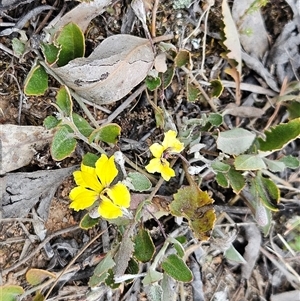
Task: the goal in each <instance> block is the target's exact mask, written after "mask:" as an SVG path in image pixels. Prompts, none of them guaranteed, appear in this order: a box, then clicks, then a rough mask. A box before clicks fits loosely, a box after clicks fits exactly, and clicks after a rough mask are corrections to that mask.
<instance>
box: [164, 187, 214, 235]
mask: <svg viewBox="0 0 300 301" xmlns="http://www.w3.org/2000/svg"><path fill="white" fill-rule="evenodd" d="M173 197H174V201H173V202H172V203H171V204H170V206H169V208H170V211H171V214H173V215H175V216H183V217H185V218H187V219H188V221H189V224H190V227H191V228H192V230H193V231H194V233H195V236H196V237H197V238H198V239H200V240H206V239H208V238H209V231H210V230H211V229H212V228H213V226H214V223H215V220H216V215H215V212H214V209H213V206H212V203H213V202H214V200H213V199H212V198H211V197H210V196H209V195H208V193H207V192H206V191H202V190H201V189H200V188H199V187H197V186H196V185H193V186H187V187H183V188H180V189H179V190H178V192H177V193H176V194H174V195H173Z"/></svg>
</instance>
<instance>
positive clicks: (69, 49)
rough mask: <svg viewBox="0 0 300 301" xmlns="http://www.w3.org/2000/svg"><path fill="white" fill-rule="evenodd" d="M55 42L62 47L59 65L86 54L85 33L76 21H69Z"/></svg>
mask: <svg viewBox="0 0 300 301" xmlns="http://www.w3.org/2000/svg"><path fill="white" fill-rule="evenodd" d="M55 42H56V44H57V45H59V46H60V47H61V50H60V52H59V55H58V60H57V65H58V66H59V67H61V66H64V65H66V64H67V63H68V62H70V61H71V60H73V59H76V58H78V57H83V56H84V50H85V41H84V35H83V33H82V31H81V30H80V28H79V27H78V26H77V25H76V24H75V23H69V24H67V25H66V26H64V27H63V28H62V30H61V31H60V32H59V33H58V35H57V37H56V39H55Z"/></svg>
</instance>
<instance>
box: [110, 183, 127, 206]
mask: <svg viewBox="0 0 300 301" xmlns="http://www.w3.org/2000/svg"><path fill="white" fill-rule="evenodd" d="M106 192H107V195H108V196H109V198H110V199H111V200H112V201H113V203H114V204H115V205H118V206H120V207H124V208H128V207H129V205H130V193H129V191H128V189H127V187H126V186H125V185H124V184H122V183H117V184H116V185H114V186H113V187H112V188H110V189H107V190H106Z"/></svg>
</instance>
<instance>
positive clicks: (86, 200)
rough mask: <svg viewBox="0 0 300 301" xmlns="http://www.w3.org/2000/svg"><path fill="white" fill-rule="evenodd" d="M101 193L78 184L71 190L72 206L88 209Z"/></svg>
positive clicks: (76, 208) (75, 208)
mask: <svg viewBox="0 0 300 301" xmlns="http://www.w3.org/2000/svg"><path fill="white" fill-rule="evenodd" d="M98 196H99V194H98V193H97V192H95V191H92V190H89V189H85V188H84V187H82V186H77V187H75V188H73V189H72V190H71V191H70V194H69V197H70V199H71V200H72V203H71V204H70V208H73V209H74V210H76V211H78V210H82V209H86V208H88V207H90V206H92V205H93V204H94V202H95V201H96V200H97V198H98Z"/></svg>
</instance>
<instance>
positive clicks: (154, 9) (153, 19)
mask: <svg viewBox="0 0 300 301" xmlns="http://www.w3.org/2000/svg"><path fill="white" fill-rule="evenodd" d="M158 4H159V0H155V2H154V5H153V9H152V21H151V36H152V38H154V37H156V14H157V9H158Z"/></svg>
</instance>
